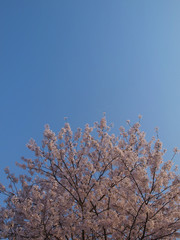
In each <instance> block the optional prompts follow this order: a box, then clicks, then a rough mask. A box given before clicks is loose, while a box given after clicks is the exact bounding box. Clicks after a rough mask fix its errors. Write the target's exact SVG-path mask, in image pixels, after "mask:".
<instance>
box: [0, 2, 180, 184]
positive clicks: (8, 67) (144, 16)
mask: <svg viewBox="0 0 180 240" xmlns="http://www.w3.org/2000/svg"><path fill="white" fill-rule="evenodd" d="M179 103H180V1H179V0H171V1H170V0H168V1H166V0H158V1H157V0H147V1H144V0H136V1H134V0H131V1H129V0H113V1H110V0H96V1H95V0H92V1H84V0H76V1H75V0H29V1H25V0H16V1H14V0H1V1H0V111H1V118H0V133H1V136H0V153H1V158H0V163H1V164H0V166H1V168H0V181H1V182H3V183H5V182H6V181H5V179H4V174H3V169H4V168H5V167H6V166H9V167H10V169H11V170H12V171H16V172H17V173H18V170H17V168H16V167H15V162H16V161H20V158H21V156H23V155H24V156H25V157H29V156H30V152H29V150H26V146H25V145H26V143H27V142H28V141H29V139H30V138H31V137H33V138H34V139H36V140H37V142H38V143H40V141H41V139H42V134H43V130H44V125H45V124H46V123H49V124H50V127H51V128H52V130H54V131H55V132H58V130H59V129H60V128H61V127H62V126H63V124H64V117H68V121H69V122H70V124H71V125H72V128H73V129H75V128H77V127H81V128H83V127H84V125H85V123H87V122H88V123H90V124H93V122H94V121H97V120H100V118H101V117H102V116H103V112H106V115H107V120H108V122H109V123H114V125H115V128H114V131H117V129H118V128H119V126H120V125H126V123H125V121H126V120H127V119H130V120H131V122H136V121H137V120H138V115H139V114H141V115H142V116H143V119H142V129H143V130H144V131H145V132H147V137H148V138H150V137H151V136H152V135H154V128H155V127H156V126H158V127H159V137H160V139H161V140H162V141H163V143H164V147H166V148H167V149H168V154H169V156H171V155H172V150H173V148H174V147H175V146H177V147H180V107H179ZM179 159H180V155H179V156H177V157H176V159H175V162H176V163H177V164H179Z"/></svg>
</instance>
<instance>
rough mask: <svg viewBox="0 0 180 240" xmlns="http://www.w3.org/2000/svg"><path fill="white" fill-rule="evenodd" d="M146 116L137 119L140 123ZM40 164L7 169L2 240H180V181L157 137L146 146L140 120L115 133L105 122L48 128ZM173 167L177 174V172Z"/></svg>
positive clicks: (38, 151) (37, 158)
mask: <svg viewBox="0 0 180 240" xmlns="http://www.w3.org/2000/svg"><path fill="white" fill-rule="evenodd" d="M140 119H141V116H139V120H140ZM27 147H28V148H29V149H30V150H31V151H32V152H34V158H33V159H29V158H24V157H23V158H22V162H21V163H17V165H18V166H19V167H21V168H22V169H23V170H24V172H25V174H24V175H20V176H18V177H15V175H14V174H12V173H11V172H10V170H9V169H8V168H6V169H5V173H6V175H7V178H8V179H9V182H10V184H9V186H8V187H5V186H3V185H2V184H0V192H1V194H4V195H5V201H4V205H3V206H1V208H0V212H1V214H0V239H17V240H21V239H38V240H44V239H46V240H47V239H51V240H55V239H56V240H64V239H65V240H77V239H81V240H86V239H87V240H88V239H89V240H90V239H91V240H96V239H104V240H108V239H116V240H135V239H137V240H142V239H144V240H150V239H151V240H157V239H169V240H171V239H172V240H173V239H177V238H178V236H179V234H178V230H179V229H180V205H179V202H180V191H179V190H180V189H179V187H180V179H179V176H178V174H177V166H174V163H173V159H174V156H175V154H176V153H177V152H178V149H177V148H175V149H174V153H173V158H172V159H170V160H168V161H164V154H165V152H166V151H165V150H164V149H163V147H162V143H161V141H160V140H159V138H158V136H157V138H152V140H151V141H149V142H147V141H146V139H145V133H144V132H143V131H141V130H140V121H139V122H138V123H135V124H134V125H130V121H128V129H127V130H126V129H125V128H124V127H120V132H119V133H118V134H117V136H116V135H115V134H111V129H110V127H109V126H108V125H107V121H106V118H105V116H104V117H103V118H102V119H101V121H100V123H98V122H96V123H95V124H94V126H93V127H90V126H89V125H88V124H87V125H86V126H85V129H84V130H81V129H80V128H78V129H77V131H76V132H75V133H73V132H72V130H71V127H70V125H69V123H67V122H66V123H65V125H64V127H63V128H62V129H61V130H60V131H59V133H58V134H55V133H54V132H53V131H52V130H51V129H50V127H49V126H48V125H46V126H45V130H44V138H43V140H42V146H41V147H39V146H38V145H37V143H36V142H35V140H33V139H31V140H30V142H29V143H28V144H27ZM174 168H176V169H175V170H176V171H175V170H174Z"/></svg>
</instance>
